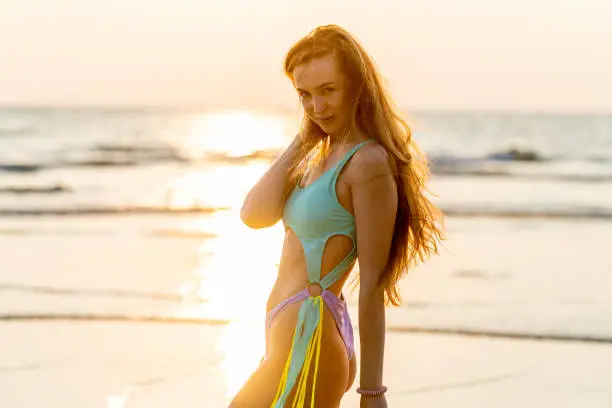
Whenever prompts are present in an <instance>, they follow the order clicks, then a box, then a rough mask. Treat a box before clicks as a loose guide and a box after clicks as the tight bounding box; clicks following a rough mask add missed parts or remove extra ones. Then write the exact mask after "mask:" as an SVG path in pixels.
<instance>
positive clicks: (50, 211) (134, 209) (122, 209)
mask: <svg viewBox="0 0 612 408" xmlns="http://www.w3.org/2000/svg"><path fill="white" fill-rule="evenodd" d="M227 210H229V208H227V207H184V208H180V207H162V206H159V207H155V206H116V207H113V206H99V207H96V206H92V207H64V208H0V216H16V217H17V216H81V215H137V214H143V215H146V214H177V215H178V214H202V213H208V214H209V213H214V212H217V211H227Z"/></svg>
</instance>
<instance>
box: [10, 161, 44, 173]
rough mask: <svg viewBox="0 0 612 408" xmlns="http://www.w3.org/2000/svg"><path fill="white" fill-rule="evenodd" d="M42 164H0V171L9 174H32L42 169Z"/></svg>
mask: <svg viewBox="0 0 612 408" xmlns="http://www.w3.org/2000/svg"><path fill="white" fill-rule="evenodd" d="M43 167H44V166H43V165H42V164H36V163H31V164H20V163H7V164H0V171H6V172H11V173H33V172H35V171H39V170H41V169H43Z"/></svg>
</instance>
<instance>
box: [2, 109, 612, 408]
mask: <svg viewBox="0 0 612 408" xmlns="http://www.w3.org/2000/svg"><path fill="white" fill-rule="evenodd" d="M0 119H2V121H0V123H3V124H4V126H5V127H6V123H10V131H9V130H7V129H8V127H6V128H5V129H4V130H3V132H0V133H2V135H1V136H0V138H1V141H0V143H2V146H3V149H2V150H1V151H0V255H1V256H2V266H1V267H0V317H1V320H0V350H2V351H1V355H2V357H1V359H0V389H1V390H2V393H1V394H0V406H2V407H7V408H8V407H10V408H33V407H40V406H45V407H46V406H49V407H60V406H61V407H66V408H73V407H74V408H77V407H79V408H80V407H100V408H123V407H125V408H132V407H151V408H155V407H162V406H164V407H168V406H172V407H196V406H197V407H224V406H226V405H227V403H228V402H229V400H230V398H231V396H232V395H233V394H234V393H235V392H236V391H237V390H238V389H239V388H240V386H241V385H242V383H243V382H244V381H245V380H246V378H247V377H248V375H249V374H250V373H251V372H252V371H253V369H254V368H255V367H256V366H257V364H258V363H259V360H260V359H261V357H262V354H263V350H264V331H263V330H264V318H265V316H264V313H265V303H266V300H267V296H268V293H269V290H270V288H271V286H272V284H273V282H274V278H275V271H276V267H277V263H278V261H279V258H280V251H281V245H282V240H283V228H282V226H281V225H280V224H277V225H276V226H274V227H272V228H268V229H264V230H251V229H249V228H247V227H246V226H245V225H243V224H242V223H241V221H240V217H239V208H240V204H241V200H242V198H243V197H244V194H245V193H246V191H248V188H249V187H250V186H251V185H252V183H254V182H255V181H256V180H257V178H258V177H259V176H260V175H261V174H262V173H263V172H264V171H265V169H266V168H267V166H269V164H270V162H271V161H272V160H273V159H274V157H275V156H276V155H277V154H278V152H279V150H280V149H281V148H282V146H284V145H285V144H286V143H287V141H288V140H289V138H290V137H291V134H292V132H293V131H294V130H295V122H294V120H293V118H291V117H287V116H283V115H281V114H278V115H268V114H258V113H244V112H242V113H207V112H195V113H194V112H176V111H172V112H148V111H145V112H125V111H117V112H114V111H111V112H109V111H98V110H82V111H79V110H77V111H73V110H61V109H60V110H47V109H39V110H25V111H24V110H21V111H20V110H17V111H16V110H6V109H4V110H0ZM9 119H10V120H9ZM568 123H572V124H573V127H572V128H571V129H572V130H571V132H570V131H567V133H565V134H563V133H562V132H561V131H560V130H559V129H564V128H566V127H567V124H568ZM508 124H514V125H513V126H515V127H516V128H520V129H521V130H522V132H523V133H522V136H520V137H519V136H517V134H518V133H512V132H510V131H509V130H507V129H512V127H511V126H510V125H508ZM502 125H503V126H502ZM506 125H508V126H506ZM500 128H503V129H506V130H505V131H504V132H508V133H504V132H500V131H498V129H500ZM244 129H250V132H251V134H255V135H256V136H258V137H255V138H254V139H253V140H250V139H249V140H250V141H249V142H245V138H244V137H243V135H244V133H241V132H243V130H244ZM415 129H416V131H415V137H416V138H418V139H419V140H422V145H423V147H424V150H425V151H426V152H427V153H428V154H429V155H430V157H431V158H432V162H433V163H432V168H433V173H434V175H433V177H432V180H431V183H430V187H431V190H432V191H433V192H434V193H435V194H436V196H435V197H434V200H435V201H436V202H437V203H438V204H439V205H440V206H441V207H442V208H443V209H444V210H445V212H446V213H447V218H446V227H447V231H448V239H447V240H446V241H444V243H443V245H442V246H441V247H440V254H439V255H437V256H435V257H434V258H432V259H431V260H429V261H428V262H427V263H425V264H423V265H419V266H418V267H417V268H415V269H414V270H412V271H410V273H409V274H408V276H407V277H406V278H405V279H403V280H402V281H401V286H400V289H401V294H402V298H403V303H402V305H401V306H399V307H395V308H390V309H388V311H387V326H388V332H387V336H386V339H387V345H386V349H385V372H384V379H385V383H386V384H387V385H388V387H389V393H388V401H389V405H390V406H393V407H411V406H426V407H433V408H437V407H448V406H451V405H452V406H456V407H466V408H467V407H470V408H472V407H476V408H477V407H483V408H484V407H487V408H491V407H492V408H497V407H516V406H521V407H538V408H539V407H548V406H550V407H553V406H554V407H580V408H582V407H589V408H590V407H595V408H598V407H612V298H611V297H610V287H611V284H612V277H611V275H610V271H611V270H612V257H611V256H610V248H611V247H612V246H611V244H612V156H610V155H611V154H612V153H610V151H609V146H610V143H611V142H610V140H609V136H608V133H607V132H608V130H609V129H612V118H610V117H599V116H594V117H590V116H589V117H585V116H579V117H575V118H573V119H571V118H568V117H565V116H558V117H554V116H551V117H539V116H533V115H520V114H516V115H508V116H495V115H493V116H488V117H487V116H482V115H479V114H456V115H449V114H447V113H427V114H422V115H420V116H418V120H416V119H415ZM550 129H553V131H551V130H550ZM558 130H559V131H558ZM575 134H581V135H584V139H585V140H586V139H588V141H589V143H586V142H584V140H581V141H579V140H575V139H574V137H573V136H574V135H575ZM24 135H25V136H24ZM551 135H552V136H551ZM516 146H519V147H520V149H521V151H522V152H523V153H525V152H531V153H532V154H531V155H525V154H522V155H519V154H517V153H516V152H513V150H512V149H513V148H515V147H516ZM357 272H358V270H355V271H354V272H353V273H357ZM345 295H346V298H347V302H348V305H349V313H350V314H351V317H352V319H353V322H354V323H355V326H357V324H356V322H357V316H358V310H357V292H356V291H350V289H349V288H348V287H347V288H346V290H345ZM355 335H356V343H357V347H358V348H359V344H358V343H359V342H358V338H359V328H358V327H356V332H355ZM357 355H359V354H357ZM355 386H356V384H355V385H354V386H353V389H352V390H350V391H349V392H348V393H347V395H346V397H345V399H344V400H343V404H342V407H353V406H358V396H357V394H356V393H355V391H354V388H355Z"/></svg>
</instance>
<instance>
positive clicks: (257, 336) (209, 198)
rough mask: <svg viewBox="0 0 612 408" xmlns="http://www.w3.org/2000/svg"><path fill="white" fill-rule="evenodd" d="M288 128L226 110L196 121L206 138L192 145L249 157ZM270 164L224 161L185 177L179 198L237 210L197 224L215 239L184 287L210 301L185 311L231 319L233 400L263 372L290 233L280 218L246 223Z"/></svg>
mask: <svg viewBox="0 0 612 408" xmlns="http://www.w3.org/2000/svg"><path fill="white" fill-rule="evenodd" d="M284 127H285V123H284V122H283V121H282V120H279V119H276V122H274V121H271V120H270V118H268V117H265V116H262V117H257V116H256V115H252V114H242V113H241V114H234V115H229V114H222V115H218V116H216V117H208V118H206V119H202V121H200V122H197V123H195V124H194V129H198V131H197V132H196V133H194V135H197V134H200V135H201V137H200V138H197V137H196V138H191V139H189V143H191V144H192V145H197V146H200V147H202V148H206V149H207V150H208V149H211V150H213V151H223V152H226V153H227V154H229V155H240V154H248V153H250V152H253V151H256V150H265V149H270V148H278V147H282V146H283V145H284V144H286V143H287V141H288V137H287V135H286V134H285V131H284ZM268 166H269V164H267V163H262V162H247V163H241V164H239V165H231V164H228V163H219V164H218V165H216V166H215V167H212V168H209V169H207V170H206V172H205V173H194V174H190V175H185V176H183V177H182V178H181V179H180V180H178V181H177V183H176V185H175V190H176V194H177V197H181V196H183V197H188V198H190V199H192V200H193V199H194V198H198V204H201V203H206V205H214V206H223V207H227V208H230V210H228V211H219V212H215V213H212V214H211V215H210V216H207V217H206V218H205V223H203V224H200V225H198V226H197V227H198V228H201V229H203V230H205V231H206V232H207V233H211V238H209V239H206V240H204V241H203V242H202V244H201V245H200V246H199V247H198V249H197V257H198V266H197V268H196V269H195V271H194V272H193V274H192V279H191V280H190V281H188V282H185V283H184V284H183V286H182V287H181V289H180V291H181V294H182V295H183V296H184V297H185V298H197V299H202V300H204V302H201V303H197V304H194V303H192V304H191V306H189V309H188V310H187V311H185V310H183V311H182V312H181V313H183V314H185V313H187V314H189V315H191V316H198V317H206V318H212V319H224V320H225V319H227V320H230V324H228V325H227V326H226V327H225V328H224V330H223V331H222V334H221V335H220V337H219V338H218V340H217V346H216V349H217V351H218V352H219V353H220V354H221V356H222V357H221V362H220V363H219V367H218V368H219V370H220V371H221V372H222V373H223V375H224V377H225V381H226V385H227V396H228V397H231V396H232V395H234V394H235V393H236V392H237V391H238V389H239V388H240V387H241V386H242V384H243V383H244V382H245V381H246V379H247V378H248V376H249V375H250V374H251V373H252V372H253V371H254V370H255V368H256V367H257V365H258V363H259V361H260V359H261V357H262V356H263V353H264V351H265V341H264V335H265V334H264V323H265V306H266V301H267V298H268V295H269V292H270V290H271V288H272V285H273V283H274V280H275V278H276V269H277V263H278V261H279V258H280V254H281V250H282V242H283V234H284V230H283V228H282V226H281V225H280V223H279V224H277V225H276V226H274V227H272V228H267V229H264V230H252V229H249V228H248V227H246V226H245V225H244V224H243V223H242V221H241V220H240V214H239V210H240V207H241V205H242V200H243V199H244V197H245V195H246V193H247V192H248V190H249V188H250V187H251V186H252V185H253V184H254V183H255V182H256V181H257V179H258V178H259V177H260V176H261V175H262V174H263V173H264V172H265V170H266V169H267V167H268ZM194 227H196V226H194Z"/></svg>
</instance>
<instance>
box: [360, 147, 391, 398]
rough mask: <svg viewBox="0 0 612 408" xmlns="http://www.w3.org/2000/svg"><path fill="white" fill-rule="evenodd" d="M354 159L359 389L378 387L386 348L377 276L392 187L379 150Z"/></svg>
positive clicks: (387, 236) (387, 241)
mask: <svg viewBox="0 0 612 408" xmlns="http://www.w3.org/2000/svg"><path fill="white" fill-rule="evenodd" d="M359 153H362V154H360V155H359V156H358V157H355V158H356V159H358V160H355V162H356V163H355V164H356V166H354V172H353V174H352V177H351V194H352V198H353V209H354V213H355V225H356V229H357V256H358V259H359V277H360V288H359V336H360V341H361V370H360V384H359V386H360V387H361V388H364V389H375V388H377V387H380V386H382V385H383V380H382V375H383V361H384V347H385V304H384V286H381V285H379V280H380V276H381V275H382V273H383V272H384V271H385V268H386V267H387V261H388V259H389V252H390V249H391V241H392V238H393V230H394V226H395V217H396V213H397V199H398V193H397V185H396V183H395V178H394V176H393V174H392V172H391V168H390V167H389V162H388V159H387V154H386V152H385V151H384V149H383V148H382V147H381V146H374V147H372V148H370V147H369V146H367V148H364V149H362V151H360V152H359ZM361 405H362V407H364V406H372V407H383V406H386V403H385V399H384V397H382V398H368V397H363V398H362V404H361Z"/></svg>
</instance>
